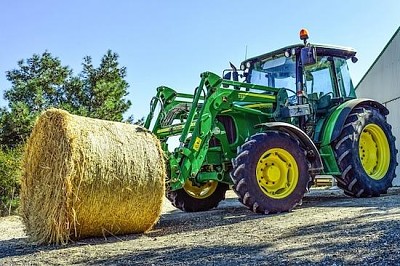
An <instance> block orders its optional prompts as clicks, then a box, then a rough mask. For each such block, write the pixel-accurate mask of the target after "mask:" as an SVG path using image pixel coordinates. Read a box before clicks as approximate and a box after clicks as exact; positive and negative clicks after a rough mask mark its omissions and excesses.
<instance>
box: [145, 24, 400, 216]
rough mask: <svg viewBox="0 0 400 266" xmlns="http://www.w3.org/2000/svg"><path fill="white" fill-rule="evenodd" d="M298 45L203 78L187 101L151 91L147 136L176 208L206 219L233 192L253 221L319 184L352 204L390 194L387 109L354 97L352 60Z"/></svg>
mask: <svg viewBox="0 0 400 266" xmlns="http://www.w3.org/2000/svg"><path fill="white" fill-rule="evenodd" d="M300 38H301V39H302V40H303V41H304V44H297V45H292V46H288V47H285V48H282V49H279V50H276V51H273V52H270V53H266V54H263V55H260V56H257V57H253V58H250V59H247V60H245V61H244V62H242V64H241V67H240V70H238V69H236V68H235V67H234V66H233V65H232V64H231V68H232V69H229V70H225V71H224V73H223V76H222V77H220V76H218V75H216V74H213V73H211V72H204V73H202V74H201V81H200V84H199V86H198V87H197V88H196V89H195V91H194V95H192V94H186V93H178V92H176V91H175V90H173V89H171V88H168V87H165V86H161V87H159V88H157V95H156V96H155V97H154V98H153V99H152V101H151V104H150V113H149V115H148V117H147V119H146V121H145V127H146V128H148V129H150V130H151V131H152V132H153V133H154V134H155V135H156V136H157V137H158V138H159V139H160V141H161V144H162V149H163V150H164V152H165V156H166V158H167V171H168V179H167V191H166V196H167V198H168V199H169V200H170V201H171V202H172V204H173V205H174V206H175V207H177V208H179V209H181V210H184V211H188V212H195V211H206V210H209V209H212V208H214V207H216V206H217V205H218V204H219V202H220V201H222V200H223V199H224V198H225V193H226V191H227V190H228V189H229V188H232V189H233V190H234V191H235V192H236V194H237V195H238V198H239V201H240V202H242V203H243V204H244V205H246V206H247V207H248V208H249V209H251V210H252V211H254V212H256V213H263V214H269V213H280V212H285V211H290V210H292V209H293V208H294V207H295V206H296V205H298V204H299V203H301V200H302V198H303V196H304V194H305V193H306V192H307V191H308V190H309V188H310V187H311V186H312V184H313V181H314V178H315V176H316V175H332V176H334V177H335V178H336V180H337V185H338V186H339V187H340V188H341V189H343V190H344V192H345V193H346V194H347V195H349V196H353V197H375V196H379V195H380V194H385V193H387V190H388V188H389V187H391V186H392V180H393V178H394V177H395V168H396V166H397V161H396V156H397V150H396V147H395V137H394V136H393V135H392V132H391V126H390V125H389V124H388V123H387V121H386V116H387V115H388V113H389V111H388V109H387V108H385V106H383V105H382V104H380V103H379V102H376V101H374V100H371V99H357V97H356V93H355V90H354V87H353V84H352V81H351V78H350V74H349V70H348V66H347V60H349V59H350V60H351V61H353V62H356V61H357V58H356V57H355V54H356V51H355V50H353V49H351V48H344V47H336V46H326V45H312V44H310V43H308V42H307V39H308V32H307V31H306V30H302V31H301V32H300ZM177 138H179V141H178V140H177ZM174 140H175V141H174ZM174 144H175V147H171V150H170V148H169V147H170V146H173V145H174Z"/></svg>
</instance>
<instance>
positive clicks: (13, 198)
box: [0, 147, 22, 216]
mask: <svg viewBox="0 0 400 266" xmlns="http://www.w3.org/2000/svg"><path fill="white" fill-rule="evenodd" d="M21 156H22V148H21V147H17V148H15V149H6V150H2V149H0V216H4V215H10V214H14V213H15V211H16V209H17V207H18V204H19V190H20V183H19V177H20V174H21V167H20V164H21Z"/></svg>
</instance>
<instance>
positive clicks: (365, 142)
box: [358, 124, 390, 180]
mask: <svg viewBox="0 0 400 266" xmlns="http://www.w3.org/2000/svg"><path fill="white" fill-rule="evenodd" d="M358 148H359V156H360V160H361V164H362V166H363V168H364V170H365V172H366V173H367V174H368V176H369V177H371V178H372V179H375V180H380V179H382V178H383V177H384V176H385V175H386V172H387V170H388V169H389V163H390V148H389V142H388V140H387V137H386V135H385V133H384V131H383V130H382V128H381V127H380V126H378V125H376V124H368V125H366V126H365V128H364V129H363V131H362V132H361V135H360V140H359V147H358Z"/></svg>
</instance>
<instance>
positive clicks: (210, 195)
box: [166, 180, 229, 212]
mask: <svg viewBox="0 0 400 266" xmlns="http://www.w3.org/2000/svg"><path fill="white" fill-rule="evenodd" d="M228 188H229V186H228V185H227V184H224V183H219V182H217V181H209V182H206V183H204V184H201V185H200V186H197V185H195V184H193V183H192V181H190V180H187V181H186V182H185V184H184V186H183V188H181V189H178V190H175V191H172V190H169V189H168V188H167V193H166V196H167V198H168V199H169V200H170V201H171V203H172V205H173V206H175V207H176V208H178V209H181V210H182V211H186V212H199V211H207V210H210V209H212V208H215V207H217V206H218V204H219V203H220V202H221V201H222V200H224V199H225V193H226V191H227V190H228Z"/></svg>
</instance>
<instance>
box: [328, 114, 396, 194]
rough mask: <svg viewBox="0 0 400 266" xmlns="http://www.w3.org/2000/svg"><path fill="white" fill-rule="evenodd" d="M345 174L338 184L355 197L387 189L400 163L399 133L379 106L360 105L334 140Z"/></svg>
mask: <svg viewBox="0 0 400 266" xmlns="http://www.w3.org/2000/svg"><path fill="white" fill-rule="evenodd" d="M334 150H335V155H336V160H337V163H338V166H339V169H340V170H341V172H342V175H341V176H336V179H337V181H338V183H337V184H338V186H339V187H340V188H342V189H343V190H344V192H345V193H346V194H347V195H349V196H353V197H371V196H379V195H380V194H385V193H387V190H388V188H389V187H391V186H392V181H393V179H394V178H395V176H396V174H395V170H396V166H397V161H396V155H397V150H396V147H395V137H394V136H393V135H392V132H391V126H390V125H389V124H388V123H387V122H386V118H385V116H383V115H382V114H381V113H380V112H379V110H377V109H375V108H372V107H369V106H368V107H357V108H354V109H353V110H352V112H351V113H350V114H349V116H348V118H347V119H346V122H345V125H344V127H343V130H342V132H341V134H340V136H339V138H338V140H337V141H336V142H335V143H334Z"/></svg>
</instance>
